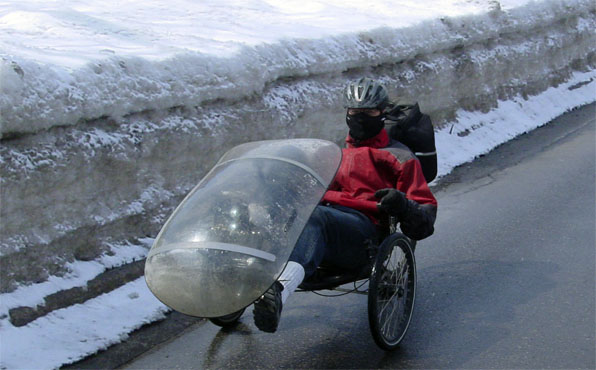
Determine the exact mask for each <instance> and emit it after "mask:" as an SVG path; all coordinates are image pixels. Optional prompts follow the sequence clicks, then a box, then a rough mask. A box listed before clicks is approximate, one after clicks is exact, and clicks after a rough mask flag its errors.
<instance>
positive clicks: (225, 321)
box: [209, 308, 245, 328]
mask: <svg viewBox="0 0 596 370" xmlns="http://www.w3.org/2000/svg"><path fill="white" fill-rule="evenodd" d="M244 310H245V309H244V308H243V309H241V310H239V311H236V312H234V313H231V314H229V315H225V316H220V317H212V318H210V319H209V321H211V322H212V323H214V324H215V325H217V326H221V327H222V328H230V327H232V326H234V325H236V324H238V320H240V316H242V314H243V313H244Z"/></svg>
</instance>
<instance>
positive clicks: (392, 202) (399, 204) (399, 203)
mask: <svg viewBox="0 0 596 370" xmlns="http://www.w3.org/2000/svg"><path fill="white" fill-rule="evenodd" d="M375 197H377V198H380V199H381V200H380V201H379V203H377V207H378V208H379V209H380V210H381V211H384V212H386V213H388V214H390V215H391V216H397V217H399V218H402V217H403V216H405V214H406V213H407V211H408V206H409V204H408V198H406V195H405V194H404V193H402V192H401V191H399V190H396V189H391V188H387V189H381V190H377V192H376V193H375Z"/></svg>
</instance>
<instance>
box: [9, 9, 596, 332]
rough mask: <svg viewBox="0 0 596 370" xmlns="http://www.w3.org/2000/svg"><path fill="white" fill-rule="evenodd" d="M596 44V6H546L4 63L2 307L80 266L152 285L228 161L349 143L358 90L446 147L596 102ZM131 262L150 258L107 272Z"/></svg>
mask: <svg viewBox="0 0 596 370" xmlns="http://www.w3.org/2000/svg"><path fill="white" fill-rule="evenodd" d="M495 4H498V3H496V2H495ZM528 14H531V15H532V16H528ZM594 29H596V5H595V3H594V2H592V1H574V2H573V4H572V5H567V4H566V3H565V2H563V1H544V2H541V3H529V4H528V5H525V6H523V7H521V8H517V9H511V10H508V11H503V10H501V9H500V8H499V7H498V6H495V8H494V9H493V10H492V11H490V12H488V13H486V14H483V15H474V16H467V17H458V18H442V19H438V20H434V21H428V22H424V23H422V24H419V25H417V26H414V27H408V28H401V29H389V28H383V29H375V30H372V31H368V32H362V33H358V34H345V35H339V36H336V37H332V38H326V39H324V40H305V39H288V40H283V41H280V42H279V43H277V44H269V45H261V46H254V47H245V48H244V49H243V50H241V52H240V53H239V54H238V55H236V56H234V57H230V58H219V59H217V58H215V57H207V56H201V55H198V54H195V55H191V54H187V55H181V56H178V57H174V58H171V59H169V60H166V61H162V62H150V61H146V60H143V59H135V58H116V57H114V58H111V59H105V60H102V61H101V62H97V63H90V64H88V65H86V66H84V67H82V68H80V69H76V70H61V69H59V68H57V67H55V66H44V65H39V64H36V63H34V62H31V61H28V60H26V59H24V58H18V57H14V58H12V59H6V58H4V59H2V61H1V64H0V88H1V91H2V95H1V96H0V126H1V127H0V132H1V134H2V141H1V148H0V154H1V168H0V176H1V181H2V182H1V202H2V204H1V226H2V230H1V237H0V263H1V270H0V292H1V293H7V292H13V291H15V289H17V288H19V289H20V288H22V287H25V286H27V285H30V284H39V283H42V282H46V281H48V279H49V280H52V278H53V277H55V276H61V275H65V274H66V275H68V274H73V273H75V272H73V266H75V265H76V264H75V263H76V261H95V262H98V265H99V266H102V267H100V268H99V270H97V271H96V272H95V273H91V275H90V276H89V277H88V281H89V282H91V281H92V279H93V278H94V277H96V276H98V275H99V274H100V273H101V272H102V271H103V270H105V269H106V268H109V267H115V266H118V265H121V264H125V265H126V266H128V267H129V270H128V272H127V273H129V274H131V276H130V277H129V278H126V277H122V278H118V279H116V280H117V281H118V282H117V283H114V284H115V286H117V285H118V284H122V283H124V282H125V281H130V280H132V279H133V278H136V277H138V276H139V275H140V273H141V271H142V267H139V265H138V262H135V263H136V265H135V264H134V263H129V262H132V261H133V260H137V259H139V258H141V259H142V257H143V254H144V253H145V252H146V251H147V250H148V248H149V246H150V242H147V239H145V238H147V237H149V238H151V237H154V236H155V235H156V234H157V232H158V230H159V228H160V227H161V225H162V224H163V223H164V221H165V219H166V218H167V216H168V215H169V214H170V212H171V211H172V210H173V207H175V206H176V205H177V204H178V202H179V201H180V200H181V199H182V197H183V196H184V195H185V194H186V193H187V192H188V191H189V190H190V189H191V188H192V187H193V186H194V185H195V184H196V183H197V182H198V181H199V180H200V179H201V178H202V176H203V175H204V174H205V173H206V171H208V170H209V169H210V168H211V167H212V166H213V164H214V163H215V162H216V161H217V159H218V158H219V157H220V156H221V155H222V154H223V153H224V152H225V151H226V150H227V149H229V148H231V147H232V146H234V145H237V144H240V143H243V142H246V141H253V140H262V139H277V138H295V137H315V138H323V139H328V140H332V141H336V142H338V143H339V142H341V141H342V140H343V138H344V136H345V133H346V128H345V124H344V109H343V108H342V107H341V90H342V88H343V87H344V86H345V84H346V81H348V80H352V79H356V78H359V77H361V76H369V77H373V78H376V79H378V80H380V81H381V82H383V83H384V84H385V85H386V86H387V87H388V89H389V91H390V94H391V95H392V96H394V97H399V98H400V99H401V100H406V101H418V102H419V103H420V106H421V109H422V110H423V111H424V112H426V113H428V114H430V115H431V117H432V119H433V121H434V123H435V126H436V130H437V131H439V132H443V133H444V134H445V135H447V134H449V135H457V136H458V137H459V138H461V139H463V140H466V139H467V138H469V140H473V137H474V135H470V132H473V131H474V130H476V129H479V128H481V127H482V126H483V125H485V124H488V123H483V122H478V123H477V124H475V125H472V126H470V127H467V128H465V130H459V131H458V129H457V124H458V116H461V115H462V114H466V112H484V113H487V112H490V111H491V110H492V109H494V108H496V107H497V106H498V105H499V102H503V101H512V100H514V101H515V102H516V103H515V104H516V105H517V106H518V108H519V109H520V111H523V109H524V102H525V101H527V99H529V98H531V97H533V96H540V94H542V93H544V92H545V91H547V90H548V89H550V88H552V87H557V86H559V87H560V86H567V87H565V88H563V89H560V90H561V91H562V92H561V93H560V96H561V97H563V96H564V95H565V94H566V93H571V92H573V90H577V89H580V88H585V86H588V87H589V89H590V90H589V91H591V92H593V95H594V97H593V100H596V89H595V87H594V86H595V82H594V79H595V78H594V76H595V74H594V70H595V69H596V52H595V49H596V47H595V45H596V35H595V33H594ZM578 76H579V77H578ZM570 81H574V82H573V84H569V82H570ZM566 83H567V84H568V85H565V84H566ZM555 99H556V98H555ZM593 100H592V101H593ZM583 103H585V102H583ZM569 108H570V107H563V108H561V109H562V111H560V112H559V114H560V113H563V111H564V110H566V109H569ZM551 118H553V117H551ZM523 119H526V120H527V119H530V118H528V117H523V118H522V120H523ZM545 122H546V121H544V122H541V124H542V123H545ZM489 123H490V122H489ZM519 123H520V124H521V122H519ZM513 124H518V123H517V122H516V123H513ZM453 127H455V128H456V129H455V131H454V130H453ZM494 129H495V130H499V129H500V128H499V127H495V128H494ZM447 132H448V133H447ZM439 149H440V150H441V148H439ZM451 149H452V150H444V151H443V152H441V153H439V160H440V161H442V162H443V163H449V155H450V154H448V153H450V152H454V153H455V152H458V150H460V149H458V148H451ZM448 170H449V168H445V167H443V169H442V170H441V171H442V173H445V171H448ZM149 240H150V239H149ZM122 247H130V248H133V249H134V248H136V249H135V251H136V252H134V253H129V254H126V253H125V254H124V255H125V256H124V257H122V258H121V259H120V260H119V261H117V262H113V261H112V262H110V263H104V262H102V261H106V260H109V259H110V256H113V255H114V253H116V252H115V251H116V250H119V248H122ZM130 248H129V250H130ZM139 248H140V249H139ZM100 262H101V263H100ZM133 265H134V266H136V267H134V266H133ZM131 266H133V267H134V268H133V267H131ZM131 271H132V272H131ZM77 273H80V274H83V273H82V272H77ZM112 280H114V279H112ZM89 282H88V283H85V282H83V283H82V285H83V286H82V287H72V286H70V287H68V288H69V289H71V293H72V294H71V295H73V296H75V298H72V303H74V302H77V301H81V300H83V299H85V298H84V297H85V294H88V292H89V291H91V290H92V289H90V286H91V285H90V283H89ZM85 284H87V286H85ZM75 288H77V289H79V290H75V291H72V289H75ZM111 289H113V287H112V288H111ZM17 290H18V289H17ZM55 290H58V288H56V289H55ZM99 290H100V291H101V289H99ZM49 297H50V296H48V297H46V299H45V300H42V301H39V302H32V303H27V302H25V301H22V302H20V303H19V302H16V301H15V302H13V303H9V302H4V304H3V305H4V308H11V306H12V307H13V308H14V307H16V306H18V305H22V306H27V305H29V306H30V307H26V309H25V310H24V311H25V313H27V312H29V313H31V312H33V311H35V312H37V313H35V314H34V316H35V315H37V316H39V315H41V314H43V312H47V311H49V310H51V308H48V307H49V306H50V305H51V304H50V303H51V302H50V301H51V299H49ZM65 299H66V298H65ZM54 300H55V299H54ZM55 305H56V307H60V306H64V304H63V303H60V302H58V303H56V304H55ZM45 306H47V307H46V308H44V307H45ZM17 311H18V310H17ZM17 311H14V312H13V313H14V317H13V315H12V313H11V314H10V320H11V322H12V323H13V324H15V325H17V321H19V320H18V318H17ZM24 311H23V310H20V311H19V312H21V313H23V312H24ZM2 314H8V312H2ZM29 321H30V320H29ZM26 322H28V320H27V319H24V321H23V322H22V323H21V324H19V325H22V324H24V323H26Z"/></svg>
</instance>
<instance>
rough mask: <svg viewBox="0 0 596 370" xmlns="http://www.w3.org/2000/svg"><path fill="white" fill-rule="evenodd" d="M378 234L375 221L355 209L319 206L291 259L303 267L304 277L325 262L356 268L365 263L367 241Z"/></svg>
mask: <svg viewBox="0 0 596 370" xmlns="http://www.w3.org/2000/svg"><path fill="white" fill-rule="evenodd" d="M375 234H376V226H375V224H374V223H373V222H372V221H371V220H370V219H369V218H368V217H367V216H365V215H364V214H363V213H361V212H359V211H356V210H355V209H351V208H348V207H342V206H336V205H332V206H317V208H316V209H315V211H314V212H313V214H312V216H311V217H310V219H309V220H308V223H307V224H306V226H305V227H304V230H303V231H302V234H301V235H300V238H299V239H298V242H297V243H296V246H295V247H294V251H293V252H292V254H291V255H290V259H289V260H290V261H294V262H298V263H299V264H301V265H302V266H303V267H304V270H305V277H309V276H310V275H312V274H313V273H314V272H315V270H316V269H317V267H318V266H319V265H320V264H321V262H323V261H325V262H326V263H330V264H332V265H334V266H337V267H340V268H355V267H358V266H361V265H363V264H365V263H366V261H367V258H368V256H367V252H366V245H365V242H366V240H367V239H371V240H372V239H374V237H375Z"/></svg>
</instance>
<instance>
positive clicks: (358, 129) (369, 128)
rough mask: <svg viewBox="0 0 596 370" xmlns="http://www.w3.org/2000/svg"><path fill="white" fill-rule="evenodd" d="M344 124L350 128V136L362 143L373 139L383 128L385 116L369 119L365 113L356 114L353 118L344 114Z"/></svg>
mask: <svg viewBox="0 0 596 370" xmlns="http://www.w3.org/2000/svg"><path fill="white" fill-rule="evenodd" d="M346 123H347V124H348V127H349V128H350V136H351V137H352V138H354V139H356V140H359V141H362V140H366V139H370V138H372V137H375V136H377V135H378V134H379V132H381V130H382V129H383V128H384V127H385V115H384V114H380V115H379V116H377V117H371V116H369V115H368V114H366V113H358V114H355V115H353V116H351V115H349V114H347V113H346Z"/></svg>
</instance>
